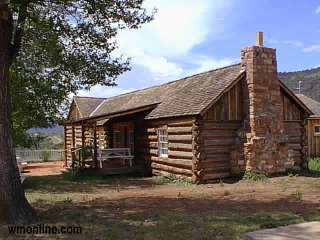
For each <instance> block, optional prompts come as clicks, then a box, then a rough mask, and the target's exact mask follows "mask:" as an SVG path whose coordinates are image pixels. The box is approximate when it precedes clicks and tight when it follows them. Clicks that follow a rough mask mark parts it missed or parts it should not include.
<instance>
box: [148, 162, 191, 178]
mask: <svg viewBox="0 0 320 240" xmlns="http://www.w3.org/2000/svg"><path fill="white" fill-rule="evenodd" d="M151 168H153V169H156V170H160V171H165V172H169V173H177V174H182V175H187V176H192V170H189V169H183V168H178V167H173V166H168V165H163V164H159V163H155V162H152V163H151Z"/></svg>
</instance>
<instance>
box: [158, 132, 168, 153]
mask: <svg viewBox="0 0 320 240" xmlns="http://www.w3.org/2000/svg"><path fill="white" fill-rule="evenodd" d="M158 136H159V156H160V157H168V131H167V129H165V128H161V129H159V130H158Z"/></svg>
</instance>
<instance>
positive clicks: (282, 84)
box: [279, 79, 313, 115]
mask: <svg viewBox="0 0 320 240" xmlns="http://www.w3.org/2000/svg"><path fill="white" fill-rule="evenodd" d="M279 82H280V87H282V89H283V90H284V91H285V92H286V93H287V94H289V95H290V96H291V97H292V98H293V99H294V100H296V102H297V103H298V104H299V105H300V107H302V108H303V109H304V110H305V111H306V112H307V113H308V114H309V115H312V114H313V112H312V111H311V110H310V109H309V108H308V107H307V106H306V105H305V104H304V103H303V102H302V101H301V100H300V99H299V98H298V97H297V96H296V95H295V94H294V93H293V92H292V91H291V90H290V89H289V88H288V87H287V86H286V85H285V84H284V83H283V82H282V81H281V80H280V79H279Z"/></svg>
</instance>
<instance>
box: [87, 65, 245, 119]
mask: <svg viewBox="0 0 320 240" xmlns="http://www.w3.org/2000/svg"><path fill="white" fill-rule="evenodd" d="M240 74H242V72H241V69H240V64H236V65H231V66H228V67H224V68H219V69H215V70H212V71H208V72H205V73H201V74H197V75H194V76H191V77H186V78H183V79H180V80H177V81H173V82H169V83H166V84H162V85H159V86H155V87H150V88H146V89H143V90H138V91H135V92H131V93H127V94H122V95H119V96H116V97H112V98H108V99H104V100H102V101H103V102H101V103H100V104H96V105H99V106H98V107H97V108H96V109H95V110H92V111H91V114H89V116H90V117H98V116H105V115H109V114H113V113H116V112H122V111H127V110H131V109H137V108H140V107H144V106H149V105H153V104H158V105H157V106H156V107H155V108H154V109H153V110H152V111H151V112H150V113H149V114H148V115H147V116H146V119H155V118H162V117H175V116H186V115H196V114H199V113H201V111H202V110H203V109H204V108H206V107H207V106H208V105H209V104H210V103H211V102H212V101H213V100H214V99H215V98H216V97H218V96H219V95H220V94H221V93H222V92H223V91H224V89H226V88H227V87H228V86H229V85H230V84H231V83H232V82H233V81H235V80H236V79H237V78H238V77H239V76H240ZM100 101H101V100H100ZM82 102H85V100H83V101H82ZM91 109H92V108H91Z"/></svg>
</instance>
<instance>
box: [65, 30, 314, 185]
mask: <svg viewBox="0 0 320 240" xmlns="http://www.w3.org/2000/svg"><path fill="white" fill-rule="evenodd" d="M262 39H263V36H262V33H258V34H257V43H256V45H254V46H250V47H246V48H243V49H241V55H240V63H239V64H234V65H231V66H227V67H223V68H219V69H215V70H211V71H208V72H204V73H200V74H196V75H193V76H190V77H186V78H183V79H180V80H177V81H173V82H169V83H165V84H162V85H159V86H154V87H150V88H146V89H143V90H138V91H134V92H131V93H127V94H122V95H119V96H115V97H111V98H104V99H103V98H84V97H75V98H74V100H73V102H72V104H71V107H70V112H69V115H68V119H67V121H66V122H65V151H66V165H70V164H71V162H72V159H73V156H74V155H73V152H74V151H75V149H81V148H83V147H85V146H93V149H94V150H93V152H94V154H93V162H94V164H92V167H95V168H108V167H114V166H115V165H116V164H120V163H121V164H123V165H126V164H129V163H126V162H125V161H120V162H118V163H116V162H117V161H116V160H115V159H117V156H118V157H119V158H120V159H121V157H124V159H125V158H127V157H128V156H129V157H132V159H131V160H132V161H131V162H130V166H132V165H133V166H142V167H143V168H144V169H145V170H146V171H149V172H150V173H152V174H153V175H166V174H174V175H176V176H177V177H183V178H190V179H192V180H193V182H194V183H204V182H208V181H211V180H215V179H220V178H224V177H228V176H231V175H238V174H240V173H241V172H243V171H263V172H267V173H279V172H285V171H287V170H290V169H296V170H297V169H300V168H301V167H303V166H304V165H305V163H306V159H307V154H308V153H307V152H308V144H307V133H306V123H307V119H308V118H309V116H311V115H312V111H311V110H310V109H309V108H308V107H307V106H306V105H305V104H304V102H303V101H301V100H300V98H299V97H297V96H296V95H295V94H294V93H293V92H292V91H291V90H290V89H289V88H287V87H286V86H285V85H284V84H283V83H282V82H281V81H280V80H279V78H278V72H277V60H276V50H275V49H272V48H267V47H264V46H263V40H262ZM124 149H128V151H126V152H129V154H125V153H124V152H123V153H122V154H120V155H121V156H120V155H119V154H118V155H116V154H115V155H114V158H112V156H113V153H115V152H117V151H124ZM102 153H108V154H107V156H111V157H110V158H108V157H103V154H102ZM99 158H100V159H99ZM101 159H103V161H102V160H101ZM108 159H109V160H108ZM99 161H100V164H98V162H99ZM111 162H112V163H111Z"/></svg>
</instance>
